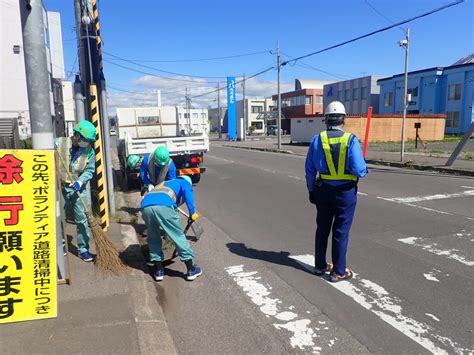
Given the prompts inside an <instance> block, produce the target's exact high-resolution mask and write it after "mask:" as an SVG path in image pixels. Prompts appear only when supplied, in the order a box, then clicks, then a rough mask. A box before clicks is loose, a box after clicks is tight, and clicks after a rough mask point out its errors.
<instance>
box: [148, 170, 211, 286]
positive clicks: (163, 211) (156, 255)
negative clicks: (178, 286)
mask: <svg viewBox="0 0 474 355" xmlns="http://www.w3.org/2000/svg"><path fill="white" fill-rule="evenodd" d="M182 200H183V201H184V202H186V205H187V207H188V211H189V216H190V217H189V219H188V223H191V222H194V221H195V220H197V219H198V218H199V215H198V214H197V213H196V210H195V208H194V193H193V187H192V182H191V178H190V177H189V176H187V175H183V176H180V177H179V178H176V179H173V180H169V181H165V182H164V183H161V184H160V185H157V186H155V187H154V188H153V190H151V191H149V192H148V193H146V194H145V197H143V200H142V203H141V210H142V216H143V219H144V221H145V224H146V226H147V228H148V247H149V248H150V260H151V261H152V262H153V263H154V270H153V278H154V279H155V280H156V281H161V280H163V278H164V275H165V272H164V269H163V264H162V262H163V250H162V240H161V231H160V230H161V229H162V230H163V231H164V232H165V234H166V235H167V236H168V237H169V238H170V239H171V241H172V242H173V244H175V246H176V250H177V251H178V255H179V257H180V259H181V261H183V262H184V263H185V264H186V268H187V270H188V271H187V274H186V279H187V280H188V281H193V280H195V279H196V278H197V277H198V276H200V275H201V274H202V270H201V268H200V267H199V266H198V265H197V264H193V259H194V251H193V249H192V248H191V246H190V245H189V242H188V240H187V239H186V236H185V235H184V233H183V228H182V226H181V221H180V219H179V214H178V205H179V204H180V202H181V201H182Z"/></svg>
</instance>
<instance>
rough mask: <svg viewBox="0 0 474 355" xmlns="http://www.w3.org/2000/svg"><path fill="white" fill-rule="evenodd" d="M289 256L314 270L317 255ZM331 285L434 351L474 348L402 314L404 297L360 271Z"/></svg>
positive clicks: (443, 351) (441, 352)
mask: <svg viewBox="0 0 474 355" xmlns="http://www.w3.org/2000/svg"><path fill="white" fill-rule="evenodd" d="M290 258H292V259H294V260H296V261H297V262H298V263H300V264H301V265H302V266H303V267H305V268H306V269H308V270H309V271H311V272H312V271H313V270H314V266H313V265H314V255H310V254H307V255H290ZM328 284H329V285H331V286H332V287H334V288H335V289H337V290H339V291H340V292H342V293H344V294H345V295H347V296H349V297H350V298H352V299H353V300H354V301H355V302H357V303H358V304H359V305H361V306H362V307H364V308H365V309H367V310H369V311H371V312H372V313H374V314H375V315H376V316H377V317H379V318H380V319H381V320H383V321H384V322H386V323H387V324H389V325H391V326H392V327H394V328H395V329H397V330H398V331H400V332H401V333H402V334H404V335H406V336H407V337H409V338H410V339H412V340H413V341H415V342H417V343H418V344H420V345H421V346H422V347H424V348H425V349H427V350H428V351H430V352H432V353H436V354H448V353H453V352H454V353H456V354H462V353H466V352H469V351H473V350H468V349H464V348H462V347H460V346H459V344H457V343H455V342H454V341H452V340H451V339H449V338H447V337H443V336H441V335H438V334H437V333H436V329H434V328H433V327H431V326H429V325H428V324H426V323H423V322H419V321H417V320H415V319H413V318H411V317H409V316H407V315H405V314H403V313H404V312H403V308H402V306H401V304H402V300H400V299H399V298H397V297H394V296H391V295H390V294H389V293H388V292H387V290H385V289H384V288H383V287H382V286H380V285H378V284H376V283H375V282H372V281H370V280H366V279H363V278H359V277H358V275H357V274H354V278H353V279H352V280H351V281H342V282H339V283H331V282H328Z"/></svg>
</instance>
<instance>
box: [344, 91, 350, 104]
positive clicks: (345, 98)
mask: <svg viewBox="0 0 474 355" xmlns="http://www.w3.org/2000/svg"><path fill="white" fill-rule="evenodd" d="M344 100H346V101H350V100H351V90H350V89H346V92H345V94H344Z"/></svg>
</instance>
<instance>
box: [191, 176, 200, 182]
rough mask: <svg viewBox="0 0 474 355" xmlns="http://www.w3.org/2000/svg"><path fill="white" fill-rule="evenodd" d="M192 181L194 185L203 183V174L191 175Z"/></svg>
mask: <svg viewBox="0 0 474 355" xmlns="http://www.w3.org/2000/svg"><path fill="white" fill-rule="evenodd" d="M191 181H192V182H193V184H197V183H198V182H199V181H201V174H196V175H191Z"/></svg>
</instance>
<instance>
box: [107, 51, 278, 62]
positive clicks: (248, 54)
mask: <svg viewBox="0 0 474 355" xmlns="http://www.w3.org/2000/svg"><path fill="white" fill-rule="evenodd" d="M104 53H105V52H104ZM265 53H270V50H267V51H260V52H252V53H244V54H235V55H228V56H223V57H214V58H197V59H169V60H145V59H127V60H130V61H132V62H141V63H180V62H204V61H211V60H222V59H231V58H241V57H249V56H253V55H258V54H265Z"/></svg>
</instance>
